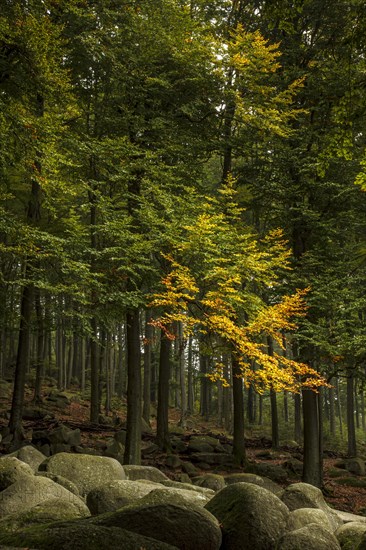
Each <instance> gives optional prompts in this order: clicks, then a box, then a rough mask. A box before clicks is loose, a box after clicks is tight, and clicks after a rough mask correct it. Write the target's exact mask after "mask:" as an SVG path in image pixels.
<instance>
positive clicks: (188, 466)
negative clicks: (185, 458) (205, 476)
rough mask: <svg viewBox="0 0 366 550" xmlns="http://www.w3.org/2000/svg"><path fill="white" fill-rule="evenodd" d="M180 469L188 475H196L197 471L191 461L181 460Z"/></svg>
mask: <svg viewBox="0 0 366 550" xmlns="http://www.w3.org/2000/svg"><path fill="white" fill-rule="evenodd" d="M182 470H183V471H184V472H185V473H186V474H188V475H190V476H196V475H197V474H198V472H199V471H198V469H197V468H196V466H194V465H193V464H192V462H182Z"/></svg>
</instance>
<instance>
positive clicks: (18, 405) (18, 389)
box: [9, 268, 33, 442]
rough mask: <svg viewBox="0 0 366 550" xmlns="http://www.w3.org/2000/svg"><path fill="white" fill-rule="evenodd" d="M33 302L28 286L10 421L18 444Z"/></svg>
mask: <svg viewBox="0 0 366 550" xmlns="http://www.w3.org/2000/svg"><path fill="white" fill-rule="evenodd" d="M27 272H28V268H26V274H25V275H26V279H27ZM29 275H30V273H29ZM32 301H33V288H32V286H31V285H26V286H25V287H24V288H23V292H22V301H21V305H20V326H19V340H18V352H17V358H16V364H15V379H14V390H13V398H12V405H11V412H10V420H9V429H10V432H11V433H12V434H13V437H14V440H15V441H16V442H18V441H20V440H21V439H23V430H22V415H23V408H24V387H25V375H26V371H27V364H28V353H29V339H30V323H31V316H32Z"/></svg>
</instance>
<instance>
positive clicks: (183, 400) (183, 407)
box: [177, 321, 187, 428]
mask: <svg viewBox="0 0 366 550" xmlns="http://www.w3.org/2000/svg"><path fill="white" fill-rule="evenodd" d="M177 328H178V335H177V340H178V366H179V388H180V419H179V426H181V427H182V428H185V427H186V418H187V391H186V372H185V360H184V342H183V326H182V322H181V321H178V327H177Z"/></svg>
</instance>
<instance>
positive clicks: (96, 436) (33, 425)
mask: <svg viewBox="0 0 366 550" xmlns="http://www.w3.org/2000/svg"><path fill="white" fill-rule="evenodd" d="M1 389H4V386H2V388H0V390H1ZM47 392H49V388H45V395H46V394H47ZM67 395H68V397H69V398H71V399H70V403H69V404H68V405H67V407H65V408H64V409H62V410H60V409H59V408H57V407H55V406H54V405H53V404H52V403H47V405H46V404H44V405H42V409H43V410H44V409H45V408H46V409H47V410H49V412H50V414H51V415H52V419H51V420H37V419H36V420H24V430H25V434H26V439H29V440H30V439H31V434H32V430H34V429H44V428H46V429H47V428H49V429H52V428H53V427H55V426H56V425H57V424H58V423H59V422H61V423H62V424H65V425H66V426H69V427H70V428H72V429H75V428H79V429H80V431H81V440H82V445H83V446H85V447H86V448H93V449H95V450H97V451H98V450H100V451H101V453H100V454H102V451H103V448H104V447H105V444H106V441H107V440H108V439H110V438H111V437H113V435H114V433H115V432H116V429H121V426H123V422H124V419H125V406H124V405H123V402H122V401H120V402H119V404H118V405H119V406H118V405H117V408H115V409H114V415H118V418H119V419H120V422H121V423H120V424H119V428H116V427H115V426H113V425H111V426H107V425H95V424H91V423H90V422H89V403H88V401H87V400H83V399H82V398H81V397H80V394H78V393H77V392H76V391H75V392H68V393H67ZM10 397H11V395H10V392H9V391H7V392H4V391H0V429H1V428H2V427H4V426H6V425H7V423H8V420H7V419H8V415H9V410H10V407H11V400H10ZM31 398H32V392H31V390H28V391H27V392H26V406H27V407H28V406H30V405H31ZM45 403H46V402H45ZM178 421H179V411H178V410H177V409H174V408H171V409H170V413H169V424H170V426H171V427H172V428H173V430H174V427H176V426H177V425H178ZM187 426H188V427H187V429H186V431H185V433H184V438H185V439H186V440H188V439H189V436H190V435H192V434H194V435H200V434H202V435H213V436H220V438H227V440H228V441H229V440H230V436H228V435H227V434H226V433H225V432H224V431H223V429H222V428H220V427H218V426H217V423H216V422H215V420H211V421H209V422H205V421H204V420H203V419H202V417H201V416H200V415H192V416H190V417H189V418H188V422H187ZM151 427H152V429H153V430H154V428H155V419H154V417H153V418H152V421H151ZM146 437H147V439H148V440H150V441H153V437H152V436H151V435H148V436H146ZM246 449H247V458H248V460H249V462H252V463H259V462H265V463H267V464H268V463H270V464H272V465H281V464H284V463H285V462H288V461H289V458H290V459H294V460H295V462H296V461H298V460H302V449H301V448H300V447H298V448H292V447H289V446H286V447H281V448H280V449H279V450H278V451H275V452H272V451H271V441H270V439H268V438H267V437H265V436H263V435H260V433H259V432H258V431H256V433H255V434H254V433H251V434H250V435H249V436H248V437H246ZM5 452H7V448H6V447H5V446H4V445H2V444H1V443H0V455H1V454H4V453H5ZM360 454H363V453H362V451H361V453H360ZM344 457H345V455H344V453H342V451H340V450H337V449H329V448H328V449H326V450H325V452H324V483H323V493H324V496H325V499H326V500H327V502H328V504H329V505H330V506H331V507H333V508H336V509H338V510H344V511H347V512H351V513H354V514H359V515H364V516H366V476H356V475H353V474H351V473H349V472H347V471H346V470H344V475H343V476H340V475H339V468H337V467H336V466H337V463H338V462H339V460H340V459H342V458H344ZM165 458H166V455H165V454H164V453H157V454H154V458H153V462H152V460H151V458H150V459H146V460H142V463H145V464H149V465H154V466H156V467H158V468H159V469H161V470H163V471H164V473H166V474H167V475H168V476H169V477H170V478H172V479H175V478H176V477H177V475H179V472H177V471H176V470H175V471H172V470H171V469H170V468H168V467H167V466H166V465H165ZM363 458H364V459H365V456H363ZM244 471H245V470H244V469H240V468H237V469H230V472H226V471H217V470H215V473H219V474H222V475H226V474H228V473H233V472H244ZM202 473H205V474H207V473H208V472H207V471H205V472H202ZM298 481H301V474H300V473H299V472H298V473H294V472H291V474H289V476H288V478H287V479H286V480H285V481H284V482H281V485H283V486H286V485H288V484H290V483H294V482H298Z"/></svg>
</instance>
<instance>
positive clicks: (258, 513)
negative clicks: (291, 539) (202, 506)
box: [206, 483, 289, 550]
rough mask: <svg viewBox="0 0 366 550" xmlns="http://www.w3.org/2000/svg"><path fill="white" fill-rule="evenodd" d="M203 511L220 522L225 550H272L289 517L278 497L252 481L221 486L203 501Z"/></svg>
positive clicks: (285, 507) (286, 509)
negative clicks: (207, 499) (204, 506)
mask: <svg viewBox="0 0 366 550" xmlns="http://www.w3.org/2000/svg"><path fill="white" fill-rule="evenodd" d="M206 510H208V511H209V512H211V513H212V514H213V515H214V516H215V517H216V518H217V519H218V521H219V523H220V525H221V528H222V535H223V546H222V548H225V550H246V549H254V548H255V550H273V548H275V545H276V542H277V540H278V539H279V538H280V537H281V536H282V535H283V533H284V532H285V528H286V524H287V519H288V516H289V510H288V508H287V506H285V505H284V504H283V502H282V501H281V500H280V499H279V498H278V497H276V496H275V495H274V494H273V493H271V492H270V491H268V490H267V489H264V488H263V487H258V486H257V485H254V484H253V483H235V484H232V485H229V486H227V487H225V489H222V491H220V492H218V493H216V495H215V496H214V497H213V498H212V499H211V500H210V502H209V503H208V504H206Z"/></svg>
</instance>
